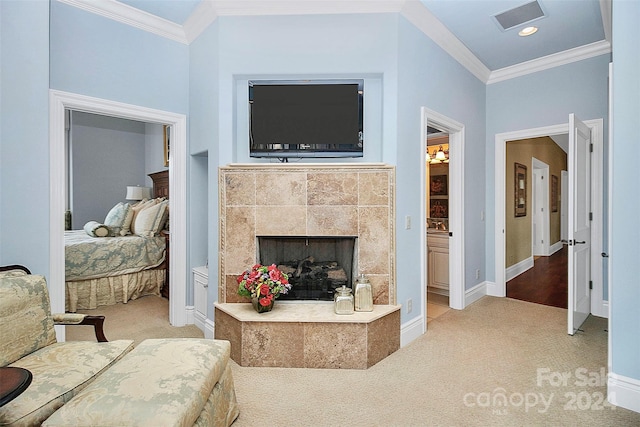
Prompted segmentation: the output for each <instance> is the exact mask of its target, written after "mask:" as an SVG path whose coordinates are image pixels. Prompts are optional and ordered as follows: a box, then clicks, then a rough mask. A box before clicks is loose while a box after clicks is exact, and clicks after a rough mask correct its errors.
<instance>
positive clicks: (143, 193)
mask: <svg viewBox="0 0 640 427" xmlns="http://www.w3.org/2000/svg"><path fill="white" fill-rule="evenodd" d="M125 198H126V199H127V200H142V199H149V198H151V187H140V186H134V185H128V186H127V197H125Z"/></svg>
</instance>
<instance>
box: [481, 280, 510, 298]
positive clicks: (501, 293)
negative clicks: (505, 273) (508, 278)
mask: <svg viewBox="0 0 640 427" xmlns="http://www.w3.org/2000/svg"><path fill="white" fill-rule="evenodd" d="M484 283H485V287H486V290H487V295H489V296H492V297H506V295H505V292H506V286H505V287H504V288H501V287H499V286H498V285H496V282H486V281H485V282H484Z"/></svg>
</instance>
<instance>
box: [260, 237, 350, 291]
mask: <svg viewBox="0 0 640 427" xmlns="http://www.w3.org/2000/svg"><path fill="white" fill-rule="evenodd" d="M356 243H357V238H356V237H355V236H346V237H345V236H339V237H324V236H323V237H272V236H268V237H265V236H259V237H258V254H259V263H260V264H263V265H271V264H275V265H277V266H278V268H279V269H280V270H281V271H282V272H283V273H286V274H287V275H288V276H289V283H291V285H292V289H291V290H290V291H289V292H288V293H286V294H282V295H280V299H282V300H294V301H301V300H312V301H333V296H334V293H335V289H336V288H339V287H340V286H343V285H344V286H347V287H351V283H352V277H353V272H354V271H357V265H355V260H356V259H357V258H356V256H355V254H356Z"/></svg>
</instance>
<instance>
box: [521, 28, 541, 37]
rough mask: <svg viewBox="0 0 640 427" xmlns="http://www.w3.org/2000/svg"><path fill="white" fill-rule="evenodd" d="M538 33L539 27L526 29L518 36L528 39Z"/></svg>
mask: <svg viewBox="0 0 640 427" xmlns="http://www.w3.org/2000/svg"><path fill="white" fill-rule="evenodd" d="M536 31H538V27H525V28H523V29H521V30H520V32H519V33H518V35H519V36H521V37H526V36H530V35H531V34H534V33H535V32H536Z"/></svg>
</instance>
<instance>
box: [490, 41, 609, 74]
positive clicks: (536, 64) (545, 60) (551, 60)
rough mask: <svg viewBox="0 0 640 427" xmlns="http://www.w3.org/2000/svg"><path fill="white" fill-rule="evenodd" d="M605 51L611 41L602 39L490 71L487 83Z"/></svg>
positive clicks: (601, 53) (607, 51) (607, 49)
mask: <svg viewBox="0 0 640 427" xmlns="http://www.w3.org/2000/svg"><path fill="white" fill-rule="evenodd" d="M607 53H611V43H609V42H608V41H606V40H602V41H599V42H595V43H591V44H587V45H584V46H580V47H576V48H573V49H569V50H565V51H563V52H558V53H554V54H551V55H547V56H543V57H542V58H538V59H533V60H531V61H526V62H522V63H520V64H516V65H512V66H510V67H505V68H501V69H499V70H495V71H492V72H491V75H490V77H489V79H488V81H487V84H492V83H497V82H501V81H504V80H509V79H513V78H515V77H520V76H524V75H527V74H532V73H537V72H538V71H543V70H548V69H550V68H554V67H559V66H561V65H566V64H570V63H572V62H577V61H582V60H583V59H588V58H593V57H595V56H600V55H605V54H607Z"/></svg>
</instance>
